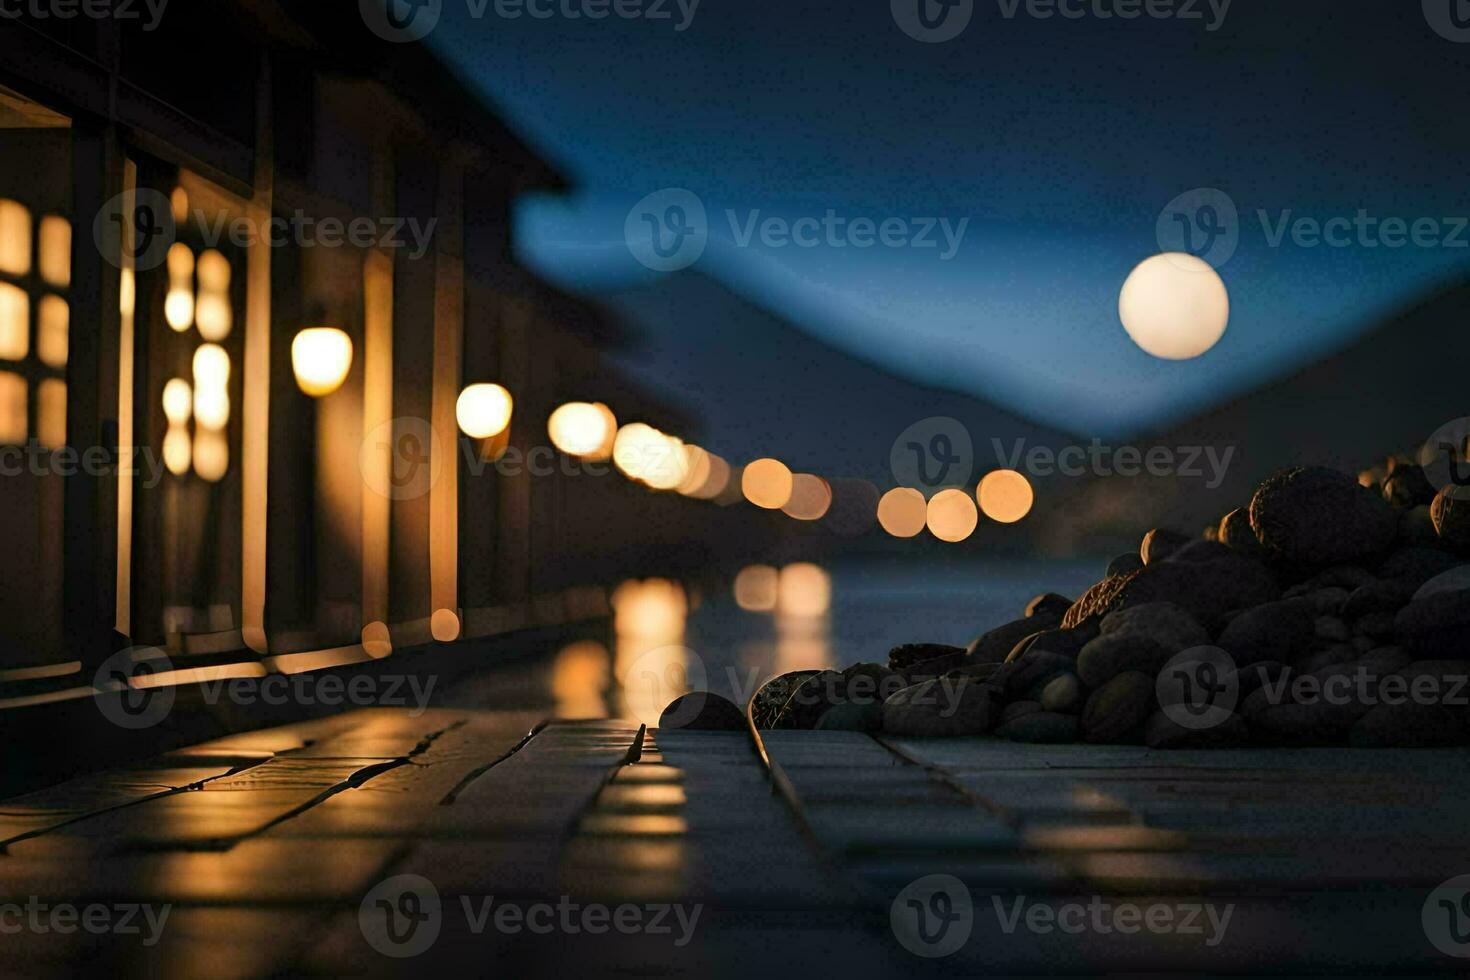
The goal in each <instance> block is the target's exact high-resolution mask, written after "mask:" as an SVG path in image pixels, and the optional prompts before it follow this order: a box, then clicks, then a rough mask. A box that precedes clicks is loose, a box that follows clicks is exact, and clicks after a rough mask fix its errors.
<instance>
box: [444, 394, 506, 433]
mask: <svg viewBox="0 0 1470 980" xmlns="http://www.w3.org/2000/svg"><path fill="white" fill-rule="evenodd" d="M514 410H515V400H514V399H512V398H511V397H510V392H508V391H506V390H505V388H504V387H502V386H501V385H496V384H477V385H470V386H469V387H468V388H466V389H465V390H464V391H461V392H460V393H459V401H458V402H456V403H455V405H454V417H455V418H456V419H458V420H459V430H460V431H461V432H463V433H464V434H465V435H467V436H469V437H470V438H471V439H489V438H490V437H491V436H498V435H500V433H502V432H504V431H505V430H506V427H507V426H509V425H510V417H511V413H512V412H514Z"/></svg>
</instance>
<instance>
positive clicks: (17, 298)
mask: <svg viewBox="0 0 1470 980" xmlns="http://www.w3.org/2000/svg"><path fill="white" fill-rule="evenodd" d="M30 350H31V298H30V297H29V296H27V295H26V291H25V290H24V289H21V288H20V287H19V286H12V285H11V284H10V283H8V282H0V358H3V359H4V360H7V361H21V360H25V356H26V355H27V354H29V353H30Z"/></svg>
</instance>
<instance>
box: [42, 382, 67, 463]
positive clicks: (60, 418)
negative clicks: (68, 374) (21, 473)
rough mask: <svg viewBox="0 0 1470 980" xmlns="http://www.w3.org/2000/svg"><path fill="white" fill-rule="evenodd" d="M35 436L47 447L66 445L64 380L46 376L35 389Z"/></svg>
mask: <svg viewBox="0 0 1470 980" xmlns="http://www.w3.org/2000/svg"><path fill="white" fill-rule="evenodd" d="M36 416H37V417H36V438H37V439H39V440H40V441H41V445H43V446H45V447H46V448H47V449H59V448H61V447H62V446H64V445H66V382H65V381H58V380H57V379H55V378H47V379H46V380H45V381H42V382H41V384H40V387H38V388H37V389H36Z"/></svg>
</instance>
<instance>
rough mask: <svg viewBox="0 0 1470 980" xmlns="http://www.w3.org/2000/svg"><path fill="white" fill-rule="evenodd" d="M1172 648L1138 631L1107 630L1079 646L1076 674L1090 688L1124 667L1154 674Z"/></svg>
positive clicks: (1108, 679) (1100, 685)
mask: <svg viewBox="0 0 1470 980" xmlns="http://www.w3.org/2000/svg"><path fill="white" fill-rule="evenodd" d="M1174 652H1175V651H1172V650H1170V649H1169V648H1168V647H1166V646H1164V645H1163V644H1161V643H1159V642H1158V641H1157V640H1154V639H1152V638H1150V637H1147V636H1144V635H1142V634H1140V633H1108V634H1104V635H1102V636H1099V637H1098V638H1097V639H1095V640H1093V641H1092V642H1091V643H1089V644H1087V646H1085V647H1083V648H1082V653H1081V654H1080V655H1079V656H1078V657H1077V675H1078V676H1079V677H1081V678H1082V681H1083V683H1084V684H1086V685H1087V686H1088V687H1092V688H1098V687H1102V686H1103V685H1104V684H1106V683H1107V682H1108V681H1110V680H1112V679H1113V678H1114V677H1116V676H1118V675H1119V674H1120V673H1122V672H1123V671H1125V670H1136V671H1139V672H1141V673H1144V674H1147V675H1148V676H1150V677H1156V676H1158V673H1159V669H1160V668H1161V667H1163V666H1164V664H1165V663H1167V662H1168V660H1169V658H1170V657H1171V656H1173V654H1174Z"/></svg>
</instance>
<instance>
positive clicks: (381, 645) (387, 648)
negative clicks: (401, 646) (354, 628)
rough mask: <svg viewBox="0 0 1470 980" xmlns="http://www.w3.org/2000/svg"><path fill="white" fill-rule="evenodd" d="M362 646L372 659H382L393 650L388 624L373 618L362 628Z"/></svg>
mask: <svg viewBox="0 0 1470 980" xmlns="http://www.w3.org/2000/svg"><path fill="white" fill-rule="evenodd" d="M362 648H363V649H364V650H366V651H367V655H368V656H369V657H372V658H373V659H374V660H382V659H383V658H384V657H386V656H388V654H390V653H392V652H393V636H392V634H390V633H389V632H388V624H387V623H384V622H381V621H379V620H374V621H373V622H371V623H368V624H367V625H366V626H364V627H363V628H362Z"/></svg>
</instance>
